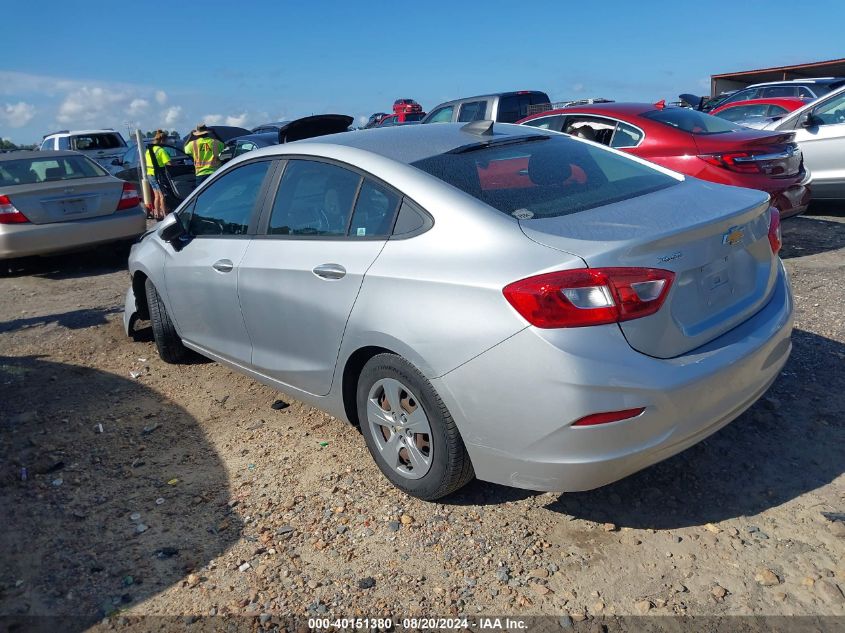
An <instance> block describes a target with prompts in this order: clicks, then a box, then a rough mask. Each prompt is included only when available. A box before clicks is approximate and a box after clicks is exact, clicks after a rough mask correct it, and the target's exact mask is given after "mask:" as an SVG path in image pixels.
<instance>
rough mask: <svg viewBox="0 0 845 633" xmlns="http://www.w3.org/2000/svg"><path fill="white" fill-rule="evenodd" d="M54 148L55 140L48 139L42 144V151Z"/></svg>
mask: <svg viewBox="0 0 845 633" xmlns="http://www.w3.org/2000/svg"><path fill="white" fill-rule="evenodd" d="M53 147H54V145H53V139H52V138H48V139H46V140H45V141H44V142H43V143H41V149H42V150H48V149H53Z"/></svg>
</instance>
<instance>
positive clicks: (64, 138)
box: [59, 136, 70, 149]
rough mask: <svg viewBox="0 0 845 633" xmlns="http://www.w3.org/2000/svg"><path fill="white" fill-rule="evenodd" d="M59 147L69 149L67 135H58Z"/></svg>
mask: <svg viewBox="0 0 845 633" xmlns="http://www.w3.org/2000/svg"><path fill="white" fill-rule="evenodd" d="M59 149H70V137H68V136H60V137H59Z"/></svg>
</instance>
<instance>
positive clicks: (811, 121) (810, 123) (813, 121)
mask: <svg viewBox="0 0 845 633" xmlns="http://www.w3.org/2000/svg"><path fill="white" fill-rule="evenodd" d="M820 123H821V119H820V118H819V117H817V116H816V115H815V114H813V113H812V112H808V113H807V114H806V116H805V117H804V120H803V121H801V127H817V126H818V125H819V124H820Z"/></svg>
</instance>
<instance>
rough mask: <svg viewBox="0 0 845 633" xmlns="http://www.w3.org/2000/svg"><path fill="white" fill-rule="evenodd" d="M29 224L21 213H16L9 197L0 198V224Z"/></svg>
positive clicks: (16, 210)
mask: <svg viewBox="0 0 845 633" xmlns="http://www.w3.org/2000/svg"><path fill="white" fill-rule="evenodd" d="M24 222H29V218H27V217H26V216H25V215H24V214H23V213H21V212H20V211H18V209H17V208H16V207H15V205H13V204H12V201H11V200H9V196H0V224H23V223H24Z"/></svg>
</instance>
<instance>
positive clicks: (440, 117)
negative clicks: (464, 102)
mask: <svg viewBox="0 0 845 633" xmlns="http://www.w3.org/2000/svg"><path fill="white" fill-rule="evenodd" d="M454 111H455V106H444V107H442V108H440V109H439V110H435V111H434V114H432V115H431V118H430V119H429V120H428V122H429V123H451V122H452V113H453V112H454Z"/></svg>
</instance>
